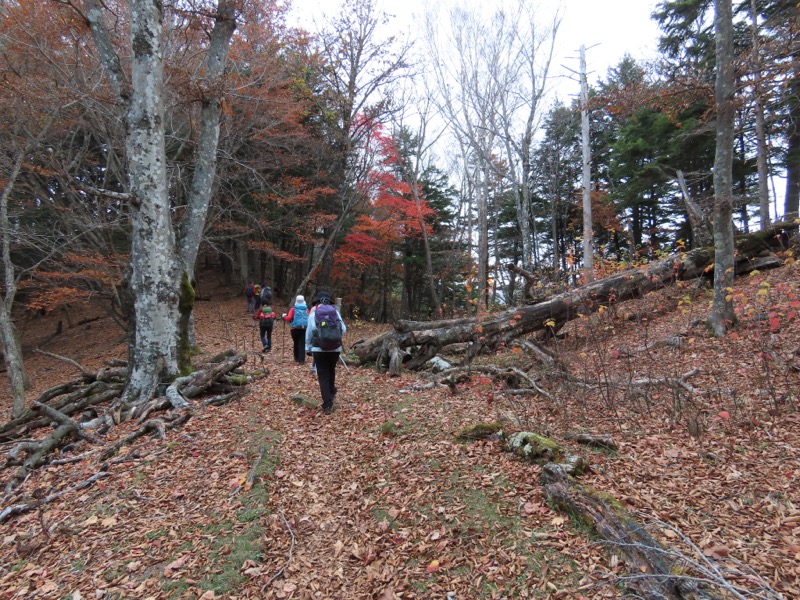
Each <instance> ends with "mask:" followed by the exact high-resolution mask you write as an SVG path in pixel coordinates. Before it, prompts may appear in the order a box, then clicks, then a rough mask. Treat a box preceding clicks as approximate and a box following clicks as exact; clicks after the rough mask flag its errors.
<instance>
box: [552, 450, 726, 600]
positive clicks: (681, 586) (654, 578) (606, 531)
mask: <svg viewBox="0 0 800 600" xmlns="http://www.w3.org/2000/svg"><path fill="white" fill-rule="evenodd" d="M542 484H543V486H544V494H545V497H546V498H547V499H548V500H550V501H551V502H552V503H553V505H554V506H556V507H557V508H558V509H559V510H561V511H563V512H566V513H568V514H570V515H572V516H573V517H574V518H576V519H577V520H578V521H580V522H581V523H583V524H585V525H586V526H587V527H589V528H590V529H591V530H592V531H593V532H594V533H596V534H597V535H598V536H599V537H601V538H602V539H604V540H606V542H607V543H608V545H609V546H610V547H611V550H612V551H613V552H615V553H619V554H621V555H624V556H625V557H626V565H627V570H628V572H629V573H631V577H630V578H628V579H624V582H625V585H626V586H627V587H628V588H630V589H631V590H632V591H633V592H634V593H635V594H636V596H635V597H638V598H647V599H653V600H655V599H659V600H716V599H719V598H721V597H720V596H717V595H715V594H714V593H713V592H712V591H710V590H707V589H705V588H704V587H701V586H700V585H698V583H697V582H696V581H695V580H691V579H689V578H681V577H678V576H676V575H675V574H676V573H678V572H680V566H681V565H680V564H679V563H678V562H677V559H676V558H675V556H676V555H675V554H674V553H670V552H669V551H668V550H666V549H665V548H663V547H662V546H661V544H659V542H658V541H657V540H656V539H655V538H654V537H653V536H652V535H650V533H649V532H648V531H647V530H646V529H645V528H644V527H643V526H642V525H641V524H639V523H638V522H637V521H636V520H635V519H634V518H633V517H632V516H631V515H630V513H629V512H628V511H627V510H625V508H624V507H623V506H622V505H621V504H620V503H619V502H618V501H616V500H615V499H614V498H613V497H611V496H609V495H608V494H603V493H601V492H598V491H596V490H593V489H592V488H590V487H588V486H585V485H582V484H580V483H578V482H577V481H576V480H575V479H573V478H572V477H570V476H569V475H568V474H567V472H566V471H565V469H564V467H563V466H562V465H558V464H555V463H548V464H546V465H544V467H543V468H542Z"/></svg>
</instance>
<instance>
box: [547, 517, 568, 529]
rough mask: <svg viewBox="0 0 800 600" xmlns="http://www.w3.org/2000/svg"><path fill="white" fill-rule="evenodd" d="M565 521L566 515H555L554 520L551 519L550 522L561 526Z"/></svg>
mask: <svg viewBox="0 0 800 600" xmlns="http://www.w3.org/2000/svg"><path fill="white" fill-rule="evenodd" d="M565 522H566V519H565V518H564V517H554V518H553V520H552V521H550V523H552V524H553V525H555V526H556V527H560V526H561V525H563V524H564V523H565Z"/></svg>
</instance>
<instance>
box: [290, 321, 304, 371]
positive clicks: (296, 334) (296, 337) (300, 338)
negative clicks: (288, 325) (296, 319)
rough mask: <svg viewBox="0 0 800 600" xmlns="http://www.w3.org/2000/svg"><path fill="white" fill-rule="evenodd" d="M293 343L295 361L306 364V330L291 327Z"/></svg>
mask: <svg viewBox="0 0 800 600" xmlns="http://www.w3.org/2000/svg"><path fill="white" fill-rule="evenodd" d="M290 331H291V333H292V344H293V349H292V350H293V352H294V362H296V363H300V364H301V365H302V364H305V362H306V330H305V329H296V328H295V329H291V330H290Z"/></svg>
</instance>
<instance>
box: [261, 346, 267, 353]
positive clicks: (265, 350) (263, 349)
mask: <svg viewBox="0 0 800 600" xmlns="http://www.w3.org/2000/svg"><path fill="white" fill-rule="evenodd" d="M261 352H269V348H267V347H266V346H264V347H263V348H262V349H261Z"/></svg>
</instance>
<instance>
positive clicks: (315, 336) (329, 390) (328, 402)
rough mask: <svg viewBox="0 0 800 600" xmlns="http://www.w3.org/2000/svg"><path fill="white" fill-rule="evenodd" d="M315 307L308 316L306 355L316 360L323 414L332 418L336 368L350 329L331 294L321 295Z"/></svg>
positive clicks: (322, 293) (315, 298)
mask: <svg viewBox="0 0 800 600" xmlns="http://www.w3.org/2000/svg"><path fill="white" fill-rule="evenodd" d="M312 304H316V305H317V306H316V308H315V309H314V310H312V311H311V313H310V314H309V315H308V325H307V327H306V354H307V355H308V356H313V357H314V364H315V365H316V367H317V380H318V381H319V391H320V393H321V394H322V410H323V411H324V412H325V414H326V415H329V414H331V412H332V411H333V401H334V399H335V398H336V365H337V364H338V363H339V355H340V353H341V352H342V339H343V336H344V334H345V332H347V327H346V326H345V324H344V321H343V320H342V315H341V314H340V313H339V310H338V309H337V308H336V307H335V306H334V305H333V303H332V301H331V295H330V294H329V293H328V292H318V293H317V295H316V296H314V300H313V301H312Z"/></svg>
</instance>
